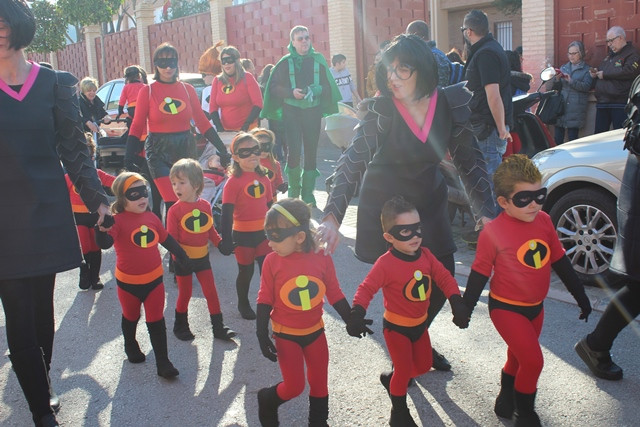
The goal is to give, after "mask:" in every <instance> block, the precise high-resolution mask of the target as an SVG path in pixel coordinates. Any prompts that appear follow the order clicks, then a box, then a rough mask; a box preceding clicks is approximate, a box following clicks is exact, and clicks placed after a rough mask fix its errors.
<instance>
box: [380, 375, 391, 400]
mask: <svg viewBox="0 0 640 427" xmlns="http://www.w3.org/2000/svg"><path fill="white" fill-rule="evenodd" d="M392 376H393V371H389V372H383V373H381V374H380V382H381V383H382V386H383V387H384V389H385V390H387V394H388V395H389V396H391V389H390V387H391V377H392Z"/></svg>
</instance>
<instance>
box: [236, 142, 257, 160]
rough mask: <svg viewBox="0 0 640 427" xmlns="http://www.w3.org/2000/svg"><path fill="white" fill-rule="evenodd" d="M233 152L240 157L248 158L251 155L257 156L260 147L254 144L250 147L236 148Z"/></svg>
mask: <svg viewBox="0 0 640 427" xmlns="http://www.w3.org/2000/svg"><path fill="white" fill-rule="evenodd" d="M235 154H236V156H238V157H240V158H241V159H248V158H249V157H251V156H259V155H260V154H262V149H261V148H260V146H259V145H254V146H253V147H251V148H238V149H237V150H236V152H235Z"/></svg>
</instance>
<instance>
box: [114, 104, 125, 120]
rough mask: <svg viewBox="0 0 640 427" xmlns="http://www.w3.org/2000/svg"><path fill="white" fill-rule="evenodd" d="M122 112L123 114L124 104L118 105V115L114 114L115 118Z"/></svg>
mask: <svg viewBox="0 0 640 427" xmlns="http://www.w3.org/2000/svg"><path fill="white" fill-rule="evenodd" d="M123 114H124V105H118V115H117V116H116V120H118V119H119V118H120V116H121V115H123Z"/></svg>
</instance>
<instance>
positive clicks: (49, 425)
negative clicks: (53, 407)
mask: <svg viewBox="0 0 640 427" xmlns="http://www.w3.org/2000/svg"><path fill="white" fill-rule="evenodd" d="M34 423H35V426H36V427H55V426H59V425H60V424H58V421H57V420H56V416H55V415H54V414H47V415H45V416H44V417H41V418H40V419H39V420H37V421H36V420H34Z"/></svg>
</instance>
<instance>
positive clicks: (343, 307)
mask: <svg viewBox="0 0 640 427" xmlns="http://www.w3.org/2000/svg"><path fill="white" fill-rule="evenodd" d="M333 308H335V310H336V311H337V312H338V314H339V315H340V317H341V318H342V320H343V321H344V323H347V322H348V321H349V316H351V307H350V306H349V303H348V302H347V299H346V298H342V299H341V300H340V301H337V302H336V303H335V304H333Z"/></svg>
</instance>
